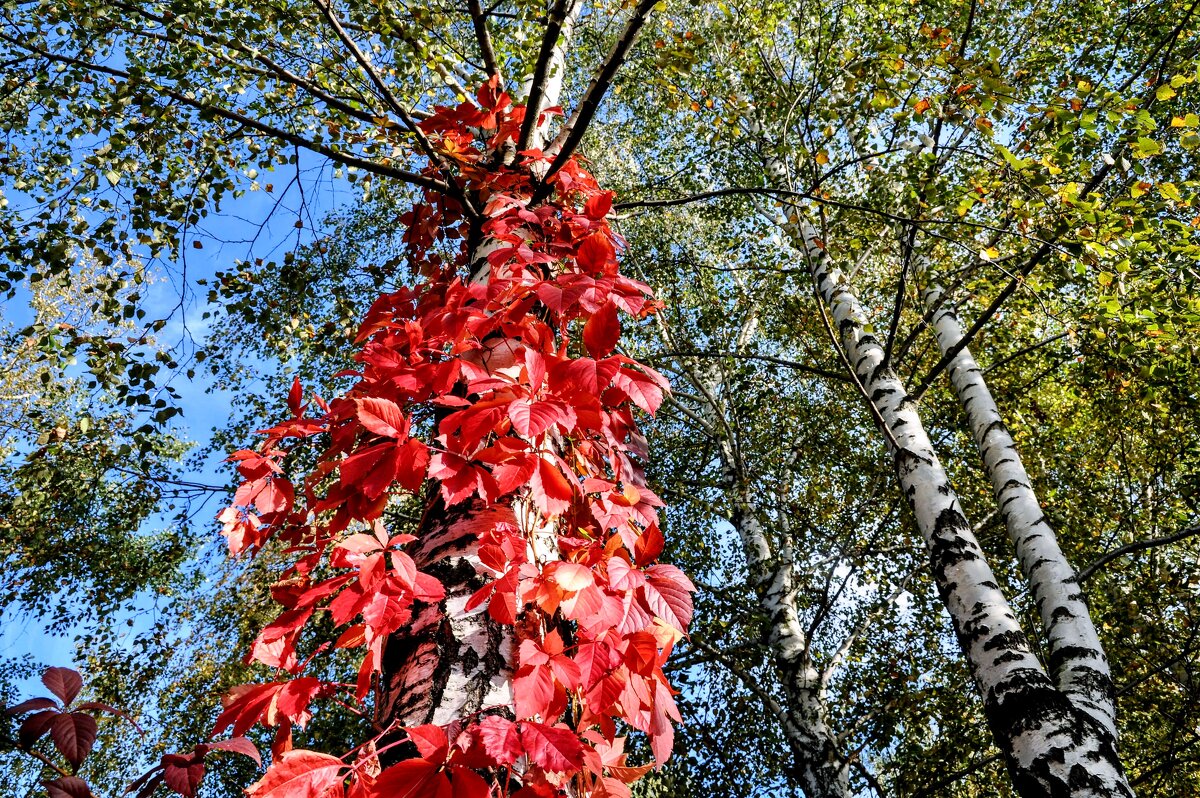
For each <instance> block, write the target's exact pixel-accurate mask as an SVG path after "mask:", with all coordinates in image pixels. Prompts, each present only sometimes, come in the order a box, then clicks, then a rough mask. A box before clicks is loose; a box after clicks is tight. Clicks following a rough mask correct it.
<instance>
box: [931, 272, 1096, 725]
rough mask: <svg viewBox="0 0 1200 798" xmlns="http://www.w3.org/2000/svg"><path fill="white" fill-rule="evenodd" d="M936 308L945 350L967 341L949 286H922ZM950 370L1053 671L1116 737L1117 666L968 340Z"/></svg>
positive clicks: (936, 325)
mask: <svg viewBox="0 0 1200 798" xmlns="http://www.w3.org/2000/svg"><path fill="white" fill-rule="evenodd" d="M922 293H923V298H924V301H925V306H926V308H927V309H928V310H929V311H931V312H933V315H932V321H933V328H934V331H935V332H936V334H937V340H938V345H939V346H940V348H941V351H942V354H943V355H945V354H946V352H948V351H949V350H950V349H951V348H953V347H954V346H956V345H957V344H958V343H959V342H961V341H962V339H963V335H964V334H965V332H964V330H963V326H962V323H961V322H960V321H959V318H958V315H957V313H956V312H955V309H954V307H953V305H952V304H950V303H949V302H947V303H945V304H944V305H943V306H942V307H941V308H939V307H938V306H939V304H942V298H943V297H942V289H941V288H940V287H939V286H936V285H934V286H930V287H929V288H927V289H926V290H924V291H923V292H922ZM947 373H948V374H949V376H950V381H951V383H952V385H953V386H954V393H955V394H956V395H957V396H958V400H959V402H960V403H961V404H962V406H963V410H964V411H966V414H967V420H968V423H969V424H970V427H971V435H972V436H973V437H974V439H975V443H976V445H977V446H978V447H979V455H980V457H981V458H982V460H983V466H984V470H985V471H986V472H987V476H988V479H989V481H990V482H991V484H992V490H993V491H994V493H995V496H996V503H997V505H998V507H999V509H1000V515H1001V517H1002V518H1003V519H1004V525H1005V527H1006V528H1007V530H1008V535H1009V538H1010V539H1011V540H1012V543H1013V546H1014V548H1015V550H1016V554H1017V560H1018V562H1020V564H1021V570H1022V571H1023V572H1024V574H1025V578H1026V580H1027V581H1028V583H1029V587H1030V590H1031V591H1032V593H1033V597H1034V600H1035V601H1036V603H1037V608H1038V614H1039V616H1040V617H1041V621H1042V629H1043V631H1044V633H1045V636H1046V640H1047V644H1048V646H1049V652H1050V657H1049V665H1050V671H1051V673H1052V674H1053V676H1054V681H1055V683H1056V684H1057V685H1058V687H1059V689H1060V690H1062V692H1063V693H1065V694H1066V695H1068V696H1070V697H1071V699H1072V700H1073V701H1074V703H1075V704H1076V705H1077V706H1078V707H1079V708H1081V709H1083V710H1084V711H1085V712H1087V713H1088V714H1089V715H1091V716H1092V717H1093V718H1095V719H1096V721H1097V722H1099V723H1100V724H1101V725H1103V726H1104V728H1105V729H1106V730H1107V731H1108V733H1109V734H1110V735H1112V737H1113V738H1114V739H1115V738H1116V737H1117V725H1116V707H1115V700H1114V692H1113V683H1112V672H1111V670H1110V669H1109V666H1108V660H1107V658H1106V657H1105V656H1104V648H1103V646H1101V644H1100V638H1099V636H1098V635H1097V634H1096V627H1095V625H1094V624H1093V623H1092V619H1091V615H1090V614H1089V612H1088V607H1087V604H1086V603H1085V601H1084V597H1083V593H1082V591H1081V590H1080V587H1079V583H1078V581H1077V580H1076V578H1075V569H1074V568H1072V567H1071V565H1070V563H1068V562H1067V558H1066V556H1065V555H1064V554H1063V552H1062V549H1061V548H1060V547H1059V545H1058V539H1057V538H1056V537H1055V534H1054V529H1053V528H1052V527H1051V526H1050V523H1049V522H1048V521H1047V520H1046V515H1045V513H1044V512H1043V511H1042V505H1041V502H1039V501H1038V497H1037V494H1035V493H1034V490H1033V483H1032V481H1031V480H1030V478H1029V474H1028V473H1027V472H1026V471H1025V466H1024V464H1023V463H1022V462H1021V456H1020V454H1019V453H1018V452H1017V447H1016V444H1015V443H1014V442H1013V439H1012V436H1011V435H1009V434H1008V429H1007V428H1006V427H1005V426H1004V422H1003V420H1002V418H1001V417H1000V410H999V408H998V407H997V406H996V402H995V400H994V399H993V398H992V394H991V391H989V390H988V386H987V383H986V382H985V381H984V379H983V370H982V369H981V368H980V367H979V364H978V363H976V362H975V358H974V357H972V355H971V351H970V349H969V348H968V347H963V348H962V350H961V351H960V352H959V353H958V355H957V356H956V357H955V358H954V359H953V360H951V361H950V363H949V365H948V367H947Z"/></svg>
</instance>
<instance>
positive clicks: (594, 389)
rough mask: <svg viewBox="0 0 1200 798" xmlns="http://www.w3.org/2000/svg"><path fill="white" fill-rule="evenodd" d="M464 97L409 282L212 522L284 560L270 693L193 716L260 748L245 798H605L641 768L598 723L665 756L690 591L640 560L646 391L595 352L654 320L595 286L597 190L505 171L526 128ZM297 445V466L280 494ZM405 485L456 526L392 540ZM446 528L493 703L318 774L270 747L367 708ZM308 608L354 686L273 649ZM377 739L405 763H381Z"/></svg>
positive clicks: (603, 208)
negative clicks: (468, 583)
mask: <svg viewBox="0 0 1200 798" xmlns="http://www.w3.org/2000/svg"><path fill="white" fill-rule="evenodd" d="M477 100H478V102H477V104H476V103H466V102H464V103H462V104H460V105H459V106H457V107H455V108H440V109H439V110H438V111H437V113H436V114H435V115H434V116H432V117H431V118H429V119H427V120H425V121H424V122H422V123H421V125H420V127H421V129H422V131H423V132H424V133H425V135H426V136H427V137H428V139H429V141H430V142H431V143H432V146H433V147H434V148H436V151H437V154H438V156H439V158H438V160H439V163H438V164H436V165H433V164H431V165H430V166H429V167H428V168H427V170H426V173H427V174H430V175H434V174H437V175H445V174H446V169H447V166H448V165H449V167H450V168H452V169H453V171H454V174H455V178H456V180H457V181H458V184H459V186H460V188H461V192H454V194H453V195H448V194H445V193H439V192H436V191H434V190H429V189H427V190H426V192H425V195H424V201H423V202H421V203H419V204H417V205H416V206H415V207H414V208H413V209H412V210H411V211H410V212H409V213H407V214H406V215H405V216H404V217H403V219H402V222H403V224H404V225H405V227H406V231H405V234H404V241H405V243H406V245H407V248H408V253H407V254H408V256H409V258H410V260H411V263H412V265H413V266H414V267H415V268H416V269H417V270H418V271H419V273H420V274H421V275H422V277H423V279H424V282H423V283H422V284H421V285H419V286H417V287H415V288H401V289H400V290H398V291H395V292H393V293H389V294H385V295H383V296H381V297H379V298H378V299H377V300H376V302H375V303H374V305H373V306H372V307H371V309H370V311H369V312H368V313H367V315H366V318H365V319H364V320H363V322H362V325H361V328H360V331H359V334H358V338H357V343H358V345H360V347H361V348H360V349H359V351H358V352H357V354H356V356H355V360H356V362H357V364H358V366H357V368H356V370H355V371H354V372H353V376H354V377H356V378H357V383H356V384H355V385H354V386H353V387H352V388H351V389H350V390H349V391H348V392H347V393H346V394H345V395H344V396H341V397H338V398H336V399H333V400H331V401H329V402H325V401H323V400H322V399H320V398H319V397H315V396H314V397H312V398H311V401H308V402H306V401H305V396H304V391H303V389H302V387H301V385H300V383H299V381H296V382H295V383H294V384H293V386H292V390H291V393H290V395H289V399H288V407H289V409H290V417H289V418H287V419H285V420H283V421H282V422H280V423H278V424H276V425H275V426H273V427H271V428H270V429H268V430H265V431H264V432H265V435H266V439H265V440H264V441H263V442H262V443H261V445H260V446H259V447H258V448H257V449H255V450H253V451H251V450H242V451H239V452H237V453H235V454H234V455H233V456H232V459H234V460H236V461H237V462H238V466H237V467H238V471H239V472H240V475H241V477H242V480H243V481H242V483H241V485H240V487H239V488H238V490H237V493H236V496H235V498H234V499H233V501H232V504H231V506H230V507H229V508H227V509H225V510H224V511H223V512H222V513H221V514H220V516H219V520H220V521H221V522H222V523H223V524H224V528H223V534H224V535H225V536H226V537H227V538H228V542H229V547H230V549H231V551H232V552H233V553H234V554H235V555H236V554H240V553H242V552H250V553H252V554H253V553H255V552H257V551H259V550H260V549H261V548H262V547H263V546H264V545H266V544H267V542H268V541H270V540H274V541H277V542H279V543H281V544H283V545H285V546H287V547H288V550H289V551H290V552H294V553H295V555H296V559H295V561H294V562H293V563H292V564H291V565H290V566H289V567H288V568H287V569H286V571H285V572H284V573H283V574H282V576H281V578H280V580H279V582H278V583H277V584H276V585H275V587H274V589H273V595H274V597H275V598H276V599H277V600H278V601H279V603H280V604H282V605H283V608H284V609H283V612H282V613H281V614H280V615H279V617H278V618H277V619H276V620H275V621H274V622H272V623H271V624H269V625H268V626H267V627H266V628H265V629H263V630H262V632H261V634H260V635H259V637H258V639H257V640H256V641H255V643H254V645H253V649H252V651H251V655H250V656H251V657H252V658H253V659H255V660H257V661H259V662H262V663H265V664H266V665H268V666H272V667H274V668H277V669H279V670H280V671H282V672H283V673H284V674H286V676H287V678H286V679H284V680H280V681H277V682H273V683H269V684H256V685H244V686H242V687H239V688H236V689H235V690H234V691H233V692H232V693H231V694H230V695H229V696H228V697H227V699H226V702H225V711H224V712H223V713H222V714H221V716H220V718H218V720H217V731H221V730H222V729H224V728H226V727H229V726H232V727H233V733H234V734H235V735H240V734H242V733H244V732H245V731H246V730H247V729H249V728H250V727H251V726H252V725H254V724H255V723H259V722H261V723H265V724H267V725H270V726H278V727H279V728H280V733H279V735H278V736H277V744H276V747H275V748H276V756H275V759H274V762H273V763H272V766H271V768H270V769H269V770H268V772H267V774H266V775H265V776H264V777H263V779H262V780H261V781H259V782H258V783H257V784H255V785H253V786H252V787H251V788H250V790H249V794H250V795H251V796H256V797H257V798H266V797H267V796H271V797H272V798H275V797H279V798H282V797H283V796H295V797H296V798H300V797H301V796H304V797H306V798H307V797H312V798H316V797H317V796H320V798H328V797H329V796H343V795H346V794H349V795H351V796H363V797H364V798H372V797H373V796H379V797H380V798H383V796H389V798H390V797H391V796H424V795H428V796H435V795H437V796H442V795H446V796H449V795H450V794H451V791H452V792H453V795H454V796H464V798H465V797H469V798H478V797H481V796H487V795H497V796H499V795H509V794H514V795H519V796H521V797H522V798H527V797H530V796H552V795H565V794H572V795H596V796H600V795H626V796H627V795H629V788H628V787H627V784H628V783H631V782H632V781H633V780H635V779H636V778H637V777H639V776H640V775H641V774H642V773H644V772H645V771H646V770H647V769H648V768H649V765H644V766H640V767H632V766H628V765H626V763H625V755H624V753H623V743H624V738H623V737H621V736H619V735H618V732H619V731H620V728H619V726H618V722H619V723H620V726H621V727H625V726H627V727H630V728H632V729H636V730H640V731H642V732H644V733H646V734H648V735H649V736H650V740H651V747H652V750H653V753H654V758H655V760H656V761H657V762H658V763H660V764H661V763H662V762H663V761H665V760H666V759H667V757H668V756H669V755H670V751H671V744H672V737H673V730H672V722H671V721H672V719H674V720H679V715H678V712H677V710H676V706H675V701H674V698H673V694H674V691H673V690H672V688H671V686H670V685H669V683H668V681H667V679H666V677H665V675H664V674H663V665H664V663H665V662H666V659H667V656H668V654H669V653H670V651H671V648H672V646H673V645H674V644H675V643H676V642H678V641H679V640H680V638H681V637H682V636H683V635H684V633H685V632H686V629H687V625H688V623H689V621H690V619H691V615H692V601H691V592H692V591H693V590H694V589H695V588H694V587H693V586H692V584H691V582H690V581H689V580H688V579H687V577H686V576H684V574H683V573H682V572H681V571H680V570H679V569H677V568H675V567H674V566H671V565H667V564H663V563H657V562H656V560H657V558H658V556H659V554H660V553H661V551H662V548H663V537H662V534H661V533H660V531H659V527H658V518H657V511H656V508H657V507H659V506H661V504H662V503H661V501H660V500H659V499H658V497H656V496H655V495H654V493H653V492H651V491H650V490H649V488H647V486H646V481H645V475H644V472H643V467H642V465H641V464H640V462H641V461H642V460H643V459H644V458H645V457H646V455H647V451H646V448H645V440H644V438H643V437H642V436H641V434H640V433H639V431H638V427H637V423H636V420H635V418H634V413H635V410H634V408H639V409H641V410H643V411H645V412H647V413H650V414H653V413H654V412H655V410H657V408H658V406H659V404H660V403H661V401H662V398H663V392H664V390H665V389H666V387H667V385H666V381H665V380H664V379H663V378H662V377H661V376H660V375H659V374H657V373H656V372H655V371H654V370H652V369H650V368H648V367H647V366H644V365H642V364H640V363H638V362H637V361H635V360H633V359H632V358H629V357H626V356H625V355H622V354H619V353H616V352H615V348H616V345H617V342H618V339H619V336H620V332H621V323H620V318H619V314H620V313H621V312H624V313H626V314H629V315H630V316H633V317H635V318H642V317H644V316H645V315H647V314H649V313H652V312H654V311H655V310H656V308H657V303H656V302H655V300H654V299H653V298H652V294H651V291H650V289H649V288H648V287H647V286H646V285H644V284H642V283H640V282H637V281H634V280H631V279H629V278H627V277H624V276H622V275H621V274H620V272H619V269H618V260H617V253H618V250H619V248H620V247H621V246H622V241H621V239H620V238H619V236H617V235H616V234H615V233H614V232H613V230H612V229H611V228H610V227H609V225H608V223H607V222H606V221H605V217H606V216H607V215H608V213H609V211H610V209H611V206H612V196H613V195H612V193H611V192H607V191H603V190H601V189H600V187H599V186H598V185H597V183H596V181H595V179H594V178H593V177H592V176H591V175H590V174H588V172H586V171H585V170H584V168H583V167H582V166H581V164H580V163H579V159H578V158H576V157H572V158H571V159H569V160H568V161H567V162H566V163H565V164H564V165H563V166H562V168H560V169H558V170H557V171H555V172H553V173H552V174H551V175H550V176H549V177H548V178H547V179H545V180H544V181H543V180H542V179H541V178H540V177H539V176H538V175H539V174H542V175H544V174H546V164H548V163H550V162H551V160H552V155H553V154H544V153H542V152H541V151H537V150H528V151H523V152H520V153H514V152H512V150H513V149H514V146H513V142H515V141H516V140H517V137H518V136H519V132H520V129H521V124H522V121H523V118H524V111H525V109H524V108H522V107H520V106H513V105H512V104H511V101H510V99H509V97H508V95H507V94H505V93H503V92H501V91H500V90H499V89H498V88H497V81H496V80H495V79H493V81H492V82H491V83H489V84H487V85H485V86H484V87H483V88H482V89H481V90H480V91H479V94H478V98H477ZM542 193H548V194H549V198H548V199H547V200H546V201H544V202H541V203H540V204H535V203H533V202H531V198H532V197H535V196H539V195H540V194H542ZM460 198H461V199H460ZM463 200H466V201H469V202H470V206H471V207H468V206H467V205H466V204H465V203H464V201H463ZM475 209H478V210H477V211H476V210H475ZM476 213H477V214H478V216H476ZM481 241H487V242H488V246H487V247H485V248H482V249H480V248H479V244H480V242H481ZM480 252H486V260H485V261H483V260H478V261H477V262H474V263H473V262H472V259H473V258H477V256H478V253H480ZM298 445H308V446H313V447H315V452H316V455H317V459H316V464H315V467H313V469H312V470H311V472H309V473H307V474H306V475H303V476H301V477H299V478H297V479H293V478H292V477H290V476H289V475H288V474H287V473H286V472H285V466H286V465H287V463H285V459H286V458H287V455H288V454H289V452H291V451H292V450H293V448H294V447H296V446H298ZM423 491H428V492H430V495H432V494H433V492H435V491H436V492H437V494H439V495H440V500H439V499H436V498H435V499H434V500H433V503H440V506H441V507H442V509H443V510H450V509H452V508H459V509H458V514H457V515H456V516H454V517H455V518H457V519H458V520H457V521H455V522H454V523H451V524H443V525H441V526H437V527H435V528H434V530H433V532H434V534H433V535H432V536H430V537H417V536H414V535H411V534H407V533H405V534H394V533H393V532H391V531H390V530H389V529H388V526H387V523H386V515H385V514H386V511H387V508H388V507H389V505H390V504H392V503H393V502H394V501H396V500H397V499H398V497H402V496H403V495H418V496H419V495H424V494H422V492H423ZM430 506H432V505H430ZM464 534H465V535H469V536H471V538H472V542H473V543H474V544H475V545H476V546H477V555H478V556H477V562H478V564H479V565H478V568H479V569H480V571H481V576H482V577H483V578H484V579H485V583H484V585H483V587H482V588H480V589H479V590H477V591H476V592H475V593H474V595H472V596H471V597H470V600H469V601H468V602H467V605H466V608H467V611H468V612H486V613H487V614H488V615H489V616H490V618H491V619H492V620H493V621H494V622H496V623H497V624H499V625H502V626H503V627H505V628H507V629H509V630H510V631H509V632H508V634H510V635H511V639H512V641H513V649H514V651H513V656H512V662H511V663H510V665H511V676H512V697H513V700H512V703H511V704H508V705H500V706H489V707H484V708H483V709H481V710H480V711H478V712H476V713H473V714H471V715H469V716H467V717H461V718H458V719H457V720H455V721H454V722H453V723H450V724H449V725H448V726H446V725H443V726H436V725H430V724H426V725H421V726H417V727H411V728H406V729H402V730H401V729H396V728H386V729H384V730H383V732H382V733H381V734H380V736H379V737H377V738H376V739H375V740H372V741H370V742H369V743H368V744H365V745H364V746H362V747H360V748H359V749H357V750H356V752H352V754H348V755H346V756H345V757H342V758H339V757H334V756H331V755H328V754H323V753H318V752H314V751H303V750H299V749H296V750H289V749H290V742H289V741H290V735H289V733H288V730H289V729H290V728H291V727H292V725H297V726H299V725H303V724H304V723H305V721H306V720H307V719H308V718H309V717H310V706H311V704H312V702H313V701H315V700H317V699H321V698H328V697H334V696H335V695H337V694H342V693H349V694H350V696H349V697H350V698H352V700H353V701H356V702H363V701H364V700H365V699H366V698H367V696H368V694H370V693H371V692H372V691H373V690H375V691H378V685H379V680H378V678H377V677H378V675H379V673H380V670H381V661H382V658H383V657H384V651H385V647H386V645H387V643H388V640H389V638H391V637H393V636H402V635H404V633H405V630H406V627H407V626H408V625H409V624H410V622H411V621H412V619H413V617H414V612H415V611H418V610H419V609H420V608H422V607H429V606H430V605H438V603H439V602H442V601H443V599H444V597H445V590H444V587H443V584H442V583H441V582H440V581H439V580H438V579H437V578H436V577H434V576H432V575H430V573H428V571H429V569H430V568H431V566H433V565H434V564H436V562H437V561H438V560H439V558H441V557H444V556H445V554H444V552H445V551H446V549H447V547H448V542H449V539H450V538H453V539H454V541H455V542H457V541H458V540H460V539H461V538H462V537H463V535H464ZM317 613H327V614H328V617H329V618H330V619H331V620H332V622H333V623H334V624H335V625H336V626H337V627H339V628H340V629H341V630H342V631H341V636H340V637H339V638H338V640H337V642H336V643H335V645H336V646H337V647H341V648H360V649H362V651H363V657H362V664H361V668H360V671H359V676H358V681H357V684H355V685H338V684H332V683H326V682H323V681H321V680H320V679H318V678H316V677H313V676H307V675H304V671H305V664H306V663H305V662H304V661H302V659H301V656H300V654H299V653H298V652H297V646H298V643H299V639H300V636H301V633H302V631H303V630H304V629H305V627H306V624H308V623H309V622H310V620H311V619H312V618H313V617H314V615H315V614H317ZM397 739H398V740H400V741H401V742H405V744H406V745H408V746H409V748H408V749H407V750H410V751H411V750H415V751H416V756H415V757H412V758H409V759H406V760H403V761H400V762H398V763H394V764H389V763H388V761H387V760H386V759H385V760H383V761H381V760H380V757H379V752H380V751H381V750H383V748H386V747H388V746H392V747H395V746H396V743H395V742H389V741H394V740H397ZM347 790H349V792H348V793H347V792H346V791H347Z"/></svg>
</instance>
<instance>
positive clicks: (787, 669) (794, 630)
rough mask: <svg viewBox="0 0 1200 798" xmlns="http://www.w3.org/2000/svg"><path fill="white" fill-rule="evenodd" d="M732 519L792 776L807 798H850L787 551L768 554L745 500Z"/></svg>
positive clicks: (845, 769) (845, 770) (767, 545)
mask: <svg viewBox="0 0 1200 798" xmlns="http://www.w3.org/2000/svg"><path fill="white" fill-rule="evenodd" d="M731 520H732V522H733V526H734V528H735V529H736V530H737V533H738V537H739V538H740V539H741V542H742V550H743V551H744V552H745V555H746V564H747V567H748V570H749V577H750V583H751V585H752V586H753V587H754V591H755V593H756V595H757V596H758V603H759V607H760V608H761V609H762V611H763V613H764V614H765V615H766V617H767V627H768V637H767V644H768V646H769V647H770V649H771V653H772V656H773V658H774V660H775V671H776V673H777V675H778V678H779V683H780V686H781V687H782V688H783V691H784V694H785V696H786V698H787V707H786V711H787V723H786V724H785V726H784V729H783V732H784V736H785V738H786V739H787V742H788V745H789V746H790V747H791V749H792V776H793V777H794V778H795V779H796V780H797V781H798V782H799V784H800V786H801V788H802V789H803V790H804V794H805V795H806V796H808V798H848V796H849V795H850V780H849V763H848V762H847V760H846V758H845V757H844V756H842V754H841V753H840V751H839V750H838V746H837V741H836V740H835V739H834V735H833V732H832V730H831V729H830V728H829V720H828V711H827V706H826V697H825V686H824V682H823V680H822V678H821V672H820V671H819V670H817V668H816V667H815V666H814V665H813V661H812V657H811V652H810V651H809V646H808V640H807V635H806V634H805V631H804V627H803V626H801V624H800V616H799V614H798V613H797V612H796V590H795V586H794V584H793V580H792V562H791V556H790V549H789V548H788V547H786V546H785V548H784V551H782V552H780V553H779V554H776V555H773V554H772V552H771V547H770V543H769V542H768V541H767V537H766V535H765V534H764V533H763V529H762V525H761V524H760V523H759V520H758V518H757V517H756V516H755V513H754V510H753V508H752V506H751V505H750V502H749V500H748V497H745V496H743V497H742V499H741V500H739V502H738V506H737V509H736V510H735V512H734V515H733V518H732V519H731Z"/></svg>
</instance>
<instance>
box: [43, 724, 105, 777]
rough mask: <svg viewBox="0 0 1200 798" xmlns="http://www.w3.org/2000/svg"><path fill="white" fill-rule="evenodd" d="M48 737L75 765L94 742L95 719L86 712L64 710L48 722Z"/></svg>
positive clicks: (90, 748)
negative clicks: (52, 720)
mask: <svg viewBox="0 0 1200 798" xmlns="http://www.w3.org/2000/svg"><path fill="white" fill-rule="evenodd" d="M50 739H51V740H53V741H54V747H55V748H57V749H58V751H59V753H61V754H62V755H63V756H64V757H66V758H67V761H68V762H70V763H71V764H72V765H74V766H75V767H79V764H80V763H81V762H83V760H84V757H86V756H87V755H88V752H89V751H91V750H92V746H93V745H95V744H96V719H95V718H93V717H92V716H91V715H89V714H87V713H86V712H69V713H68V712H64V713H62V714H60V715H59V716H58V717H56V718H55V719H54V722H53V723H51V724H50Z"/></svg>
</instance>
